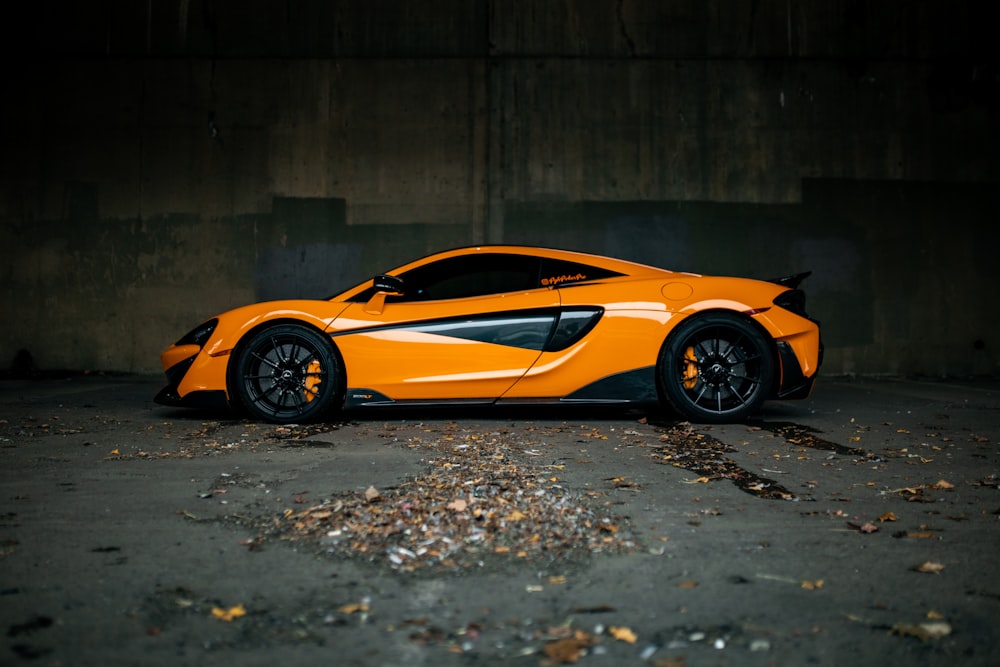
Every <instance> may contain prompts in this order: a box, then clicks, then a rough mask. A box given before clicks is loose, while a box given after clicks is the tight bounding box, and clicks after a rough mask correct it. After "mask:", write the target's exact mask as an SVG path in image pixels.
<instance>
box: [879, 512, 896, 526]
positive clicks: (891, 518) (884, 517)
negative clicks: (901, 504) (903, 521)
mask: <svg viewBox="0 0 1000 667" xmlns="http://www.w3.org/2000/svg"><path fill="white" fill-rule="evenodd" d="M878 520H879V521H881V522H882V523H885V522H886V521H895V520H896V515H895V514H893V513H892V512H886V513H885V514H883V515H882V516H880V517H879V518H878Z"/></svg>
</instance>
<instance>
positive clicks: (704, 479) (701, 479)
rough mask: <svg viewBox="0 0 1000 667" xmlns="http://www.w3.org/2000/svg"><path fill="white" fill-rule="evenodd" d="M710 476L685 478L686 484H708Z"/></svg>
mask: <svg viewBox="0 0 1000 667" xmlns="http://www.w3.org/2000/svg"><path fill="white" fill-rule="evenodd" d="M708 481H709V480H708V477H699V478H698V479H692V480H687V479H685V480H684V483H685V484H708Z"/></svg>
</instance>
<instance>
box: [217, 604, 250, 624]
mask: <svg viewBox="0 0 1000 667" xmlns="http://www.w3.org/2000/svg"><path fill="white" fill-rule="evenodd" d="M246 615H247V610H246V609H245V608H244V607H243V605H241V604H238V605H236V606H235V607H230V608H229V609H222V608H220V607H213V608H212V616H214V617H215V618H217V619H219V620H220V621H225V622H226V623H229V622H231V621H232V620H233V619H234V618H239V617H240V616H246Z"/></svg>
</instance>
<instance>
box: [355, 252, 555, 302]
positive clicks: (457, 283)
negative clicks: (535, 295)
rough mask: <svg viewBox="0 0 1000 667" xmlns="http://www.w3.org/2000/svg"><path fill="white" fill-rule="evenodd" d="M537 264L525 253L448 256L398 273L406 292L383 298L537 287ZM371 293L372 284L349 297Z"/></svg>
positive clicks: (468, 294)
mask: <svg viewBox="0 0 1000 667" xmlns="http://www.w3.org/2000/svg"><path fill="white" fill-rule="evenodd" d="M539 265H540V263H539V260H538V258H537V257H528V256H526V255H503V254H496V253H488V254H477V255H463V256H460V257H451V258H449V259H443V260H441V261H439V262H434V263H433V264H427V265H425V266H421V267H417V268H415V269H412V270H410V271H407V272H405V273H402V274H400V277H401V278H402V279H403V282H404V284H405V289H406V294H405V295H404V296H402V297H394V296H390V297H388V299H387V300H388V301H432V300H438V299H464V298H468V297H473V296H485V295H487V294H503V293H506V292H521V291H525V290H532V289H538V287H539ZM374 293H375V290H374V288H371V289H367V290H365V291H364V292H361V293H360V294H358V295H357V296H356V297H354V298H353V299H352V301H367V300H368V299H370V298H371V297H372V295H373V294H374Z"/></svg>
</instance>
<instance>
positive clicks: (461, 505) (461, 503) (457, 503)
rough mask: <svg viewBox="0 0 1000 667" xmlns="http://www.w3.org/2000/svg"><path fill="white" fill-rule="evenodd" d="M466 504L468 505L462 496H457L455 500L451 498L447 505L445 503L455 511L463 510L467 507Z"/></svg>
mask: <svg viewBox="0 0 1000 667" xmlns="http://www.w3.org/2000/svg"><path fill="white" fill-rule="evenodd" d="M468 506H469V503H467V502H466V501H465V500H464V499H462V498H458V499H456V500H453V501H451V502H450V503H448V505H447V507H448V509H450V510H452V511H455V512H464V511H465V508H466V507H468Z"/></svg>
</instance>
